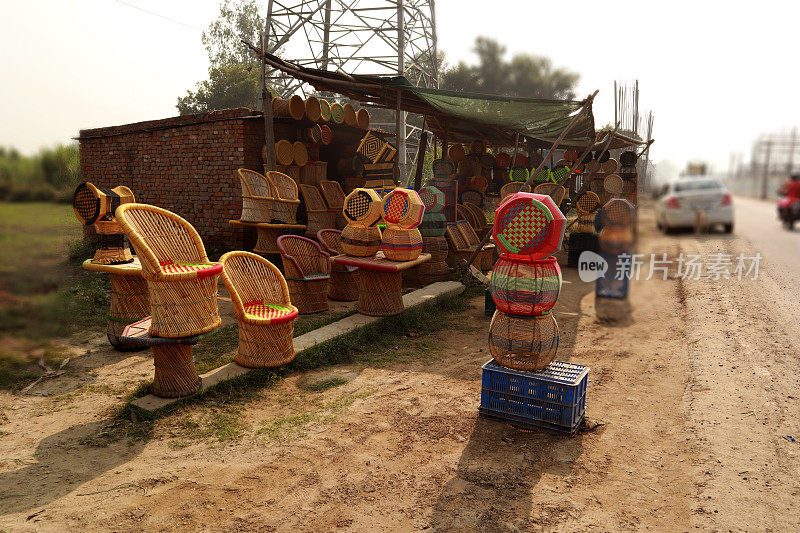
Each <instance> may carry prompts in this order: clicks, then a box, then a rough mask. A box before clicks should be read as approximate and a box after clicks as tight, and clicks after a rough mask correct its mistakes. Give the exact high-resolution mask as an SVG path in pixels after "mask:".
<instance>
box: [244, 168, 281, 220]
mask: <svg viewBox="0 0 800 533" xmlns="http://www.w3.org/2000/svg"><path fill="white" fill-rule="evenodd" d="M236 173H237V174H238V175H239V181H240V182H241V184H242V216H241V220H242V221H243V222H269V221H270V220H271V219H272V204H273V201H272V194H271V193H270V189H269V182H268V181H267V178H265V177H264V176H263V175H262V174H259V173H258V172H254V171H252V170H248V169H246V168H240V169H239V170H237V171H236Z"/></svg>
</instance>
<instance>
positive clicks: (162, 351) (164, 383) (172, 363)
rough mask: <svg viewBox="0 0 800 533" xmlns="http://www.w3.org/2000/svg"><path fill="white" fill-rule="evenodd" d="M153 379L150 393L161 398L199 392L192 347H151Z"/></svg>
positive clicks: (181, 345)
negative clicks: (153, 369) (153, 367)
mask: <svg viewBox="0 0 800 533" xmlns="http://www.w3.org/2000/svg"><path fill="white" fill-rule="evenodd" d="M153 364H154V366H155V377H154V378H153V386H152V388H151V391H152V392H153V394H155V395H156V396H160V397H162V398H180V397H182V396H188V395H190V394H194V393H195V392H197V391H199V390H200V385H201V381H200V377H199V376H198V375H197V371H195V368H194V362H193V361H192V346H191V345H187V344H164V345H161V346H153Z"/></svg>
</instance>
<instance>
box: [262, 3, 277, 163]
mask: <svg viewBox="0 0 800 533" xmlns="http://www.w3.org/2000/svg"><path fill="white" fill-rule="evenodd" d="M271 15H272V0H270V1H269V7H268V8H267V19H266V22H265V24H264V31H263V32H262V33H261V50H262V51H266V49H267V45H268V43H269V20H270V17H271ZM261 112H262V113H263V114H264V144H265V145H266V147H267V149H266V150H264V152H266V156H267V160H266V161H264V165H265V166H266V167H267V170H275V169H276V166H275V130H274V129H273V124H272V98H271V95H270V93H269V91H268V90H267V58H266V56H264V55H263V54H262V56H261Z"/></svg>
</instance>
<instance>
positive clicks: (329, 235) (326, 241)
mask: <svg viewBox="0 0 800 533" xmlns="http://www.w3.org/2000/svg"><path fill="white" fill-rule="evenodd" d="M317 240H318V241H319V243H320V244H321V245H322V247H323V248H325V251H326V252H328V253H329V254H330V255H339V254H341V253H342V232H341V231H339V230H338V229H321V230H319V231H318V232H317Z"/></svg>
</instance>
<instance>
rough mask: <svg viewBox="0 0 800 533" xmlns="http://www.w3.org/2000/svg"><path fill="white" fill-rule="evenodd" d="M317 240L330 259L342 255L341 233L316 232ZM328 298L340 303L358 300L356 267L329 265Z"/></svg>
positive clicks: (329, 230)
mask: <svg viewBox="0 0 800 533" xmlns="http://www.w3.org/2000/svg"><path fill="white" fill-rule="evenodd" d="M317 240H318V241H319V243H320V244H321V245H322V248H323V249H324V250H325V251H326V252H328V254H330V256H331V257H333V256H335V255H339V254H342V253H344V252H342V232H341V231H339V230H338V229H323V230H320V231H318V232H317ZM328 298H330V299H331V300H337V301H340V302H355V301H356V300H358V267H354V266H349V265H341V264H338V263H333V264H332V265H331V289H330V291H329V292H328Z"/></svg>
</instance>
